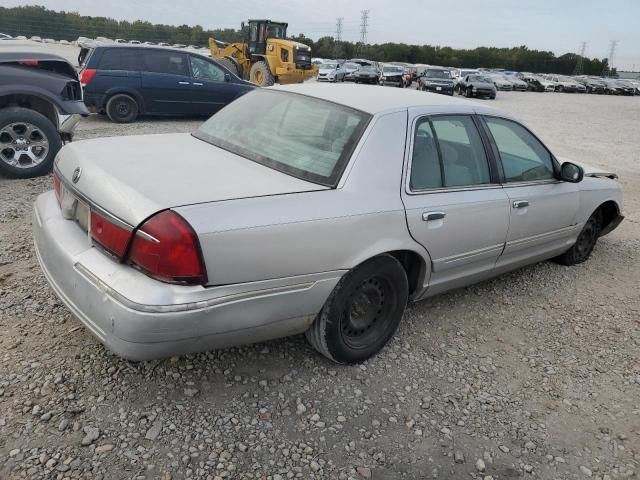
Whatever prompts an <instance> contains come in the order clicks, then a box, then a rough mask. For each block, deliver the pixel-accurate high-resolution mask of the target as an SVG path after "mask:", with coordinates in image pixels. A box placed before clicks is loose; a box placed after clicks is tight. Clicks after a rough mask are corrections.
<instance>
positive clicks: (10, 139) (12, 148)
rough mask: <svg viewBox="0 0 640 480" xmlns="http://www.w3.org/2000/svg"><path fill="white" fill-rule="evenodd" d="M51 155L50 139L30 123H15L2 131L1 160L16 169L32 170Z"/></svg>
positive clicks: (0, 141) (0, 138) (0, 131)
mask: <svg viewBox="0 0 640 480" xmlns="http://www.w3.org/2000/svg"><path fill="white" fill-rule="evenodd" d="M48 154H49V139H48V138H47V136H46V135H45V133H44V132H43V131H42V129H41V128H39V127H37V126H36V125H33V124H31V123H28V122H15V123H10V124H8V125H5V126H4V127H3V128H2V129H0V160H2V161H3V162H4V163H6V164H7V165H9V166H11V167H15V168H32V167H35V166H37V165H39V164H41V163H42V162H43V161H44V160H45V158H47V155H48Z"/></svg>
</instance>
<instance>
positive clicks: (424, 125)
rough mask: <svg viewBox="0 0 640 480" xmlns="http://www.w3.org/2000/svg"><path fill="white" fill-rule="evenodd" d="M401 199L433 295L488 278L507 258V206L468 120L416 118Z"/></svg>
mask: <svg viewBox="0 0 640 480" xmlns="http://www.w3.org/2000/svg"><path fill="white" fill-rule="evenodd" d="M410 152H411V153H410V154H409V158H410V162H409V168H408V171H407V175H406V178H407V182H406V184H405V188H404V189H403V192H402V200H403V202H404V205H405V210H406V214H407V224H408V226H409V231H410V233H411V235H412V236H413V238H414V239H415V240H416V241H417V242H419V243H420V244H422V245H423V246H424V247H425V249H427V251H428V252H429V255H430V256H431V270H432V273H431V278H430V279H429V283H428V286H429V288H428V291H427V295H433V294H436V293H439V292H441V291H444V290H447V289H449V288H454V287H457V286H461V285H464V284H467V283H470V282H472V281H475V280H481V279H483V278H486V277H488V276H489V275H490V274H491V273H492V271H493V268H494V266H495V263H496V260H497V258H498V257H499V255H500V254H501V253H502V251H503V248H504V244H505V240H506V236H507V229H508V223H509V200H508V198H507V195H506V193H505V192H504V190H503V189H502V187H501V186H500V184H499V183H498V177H497V175H496V174H497V172H496V168H495V165H492V164H491V163H490V161H489V158H488V155H487V153H486V150H485V145H484V143H483V141H482V138H481V136H480V133H479V131H478V129H477V126H476V123H475V121H474V119H473V118H472V116H470V115H434V116H424V117H418V118H417V120H416V121H415V123H414V129H413V138H412V145H411V150H410Z"/></svg>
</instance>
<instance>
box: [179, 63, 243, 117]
mask: <svg viewBox="0 0 640 480" xmlns="http://www.w3.org/2000/svg"><path fill="white" fill-rule="evenodd" d="M189 58H190V61H191V75H192V76H193V78H192V79H191V89H192V92H193V101H194V108H195V111H194V113H199V114H202V115H213V114H214V113H215V112H217V111H218V110H220V109H221V108H222V107H224V106H225V105H227V104H228V103H230V102H232V101H233V100H234V99H235V98H236V97H237V96H238V95H239V94H240V92H241V89H240V87H239V86H238V85H237V84H236V83H233V82H232V81H231V76H229V77H228V78H225V74H226V72H225V71H224V70H223V69H222V68H221V67H219V66H218V65H216V64H215V63H214V62H212V61H210V60H207V59H205V58H201V57H196V56H195V55H190V56H189Z"/></svg>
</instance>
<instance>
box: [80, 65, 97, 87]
mask: <svg viewBox="0 0 640 480" xmlns="http://www.w3.org/2000/svg"><path fill="white" fill-rule="evenodd" d="M96 73H98V71H97V70H96V69H95V68H85V69H84V70H82V71H81V72H80V83H81V84H82V86H83V87H86V86H87V85H88V84H89V82H90V81H91V80H93V77H95V76H96Z"/></svg>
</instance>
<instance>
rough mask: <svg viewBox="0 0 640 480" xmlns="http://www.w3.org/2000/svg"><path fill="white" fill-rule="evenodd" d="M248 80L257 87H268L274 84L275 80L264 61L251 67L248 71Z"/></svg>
mask: <svg viewBox="0 0 640 480" xmlns="http://www.w3.org/2000/svg"><path fill="white" fill-rule="evenodd" d="M249 80H250V81H251V82H252V83H255V84H256V85H258V86H259V87H270V86H271V85H273V84H274V83H276V79H275V77H274V76H273V73H271V69H270V68H269V65H268V64H267V62H265V61H262V60H261V61H259V62H256V63H254V64H253V65H251V70H249Z"/></svg>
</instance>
